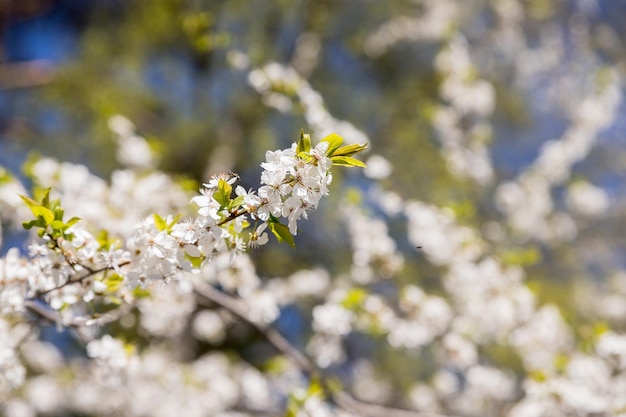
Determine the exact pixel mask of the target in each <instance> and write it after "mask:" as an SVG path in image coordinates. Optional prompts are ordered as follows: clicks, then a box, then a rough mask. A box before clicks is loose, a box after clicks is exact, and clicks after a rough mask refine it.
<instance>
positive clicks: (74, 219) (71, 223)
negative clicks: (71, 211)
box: [65, 217, 80, 227]
mask: <svg viewBox="0 0 626 417" xmlns="http://www.w3.org/2000/svg"><path fill="white" fill-rule="evenodd" d="M79 221H80V217H72V218H71V219H69V220H68V221H67V222H66V223H65V224H67V227H72V226H74V225H75V224H76V223H78V222H79Z"/></svg>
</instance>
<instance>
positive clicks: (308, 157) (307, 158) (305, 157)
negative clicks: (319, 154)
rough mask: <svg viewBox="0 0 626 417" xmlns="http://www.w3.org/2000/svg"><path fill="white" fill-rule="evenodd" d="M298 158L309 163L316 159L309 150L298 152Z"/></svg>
mask: <svg viewBox="0 0 626 417" xmlns="http://www.w3.org/2000/svg"><path fill="white" fill-rule="evenodd" d="M298 158H300V159H302V160H303V161H304V162H306V163H307V164H310V163H312V162H313V161H314V159H313V157H312V156H311V154H309V153H308V152H300V153H298Z"/></svg>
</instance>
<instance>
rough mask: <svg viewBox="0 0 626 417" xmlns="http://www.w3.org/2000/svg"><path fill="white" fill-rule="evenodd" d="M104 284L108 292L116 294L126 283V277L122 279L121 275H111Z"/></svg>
mask: <svg viewBox="0 0 626 417" xmlns="http://www.w3.org/2000/svg"><path fill="white" fill-rule="evenodd" d="M104 283H105V284H106V286H107V292H109V293H114V292H117V291H118V290H119V289H120V288H122V284H123V283H124V277H122V276H121V275H120V274H111V275H109V276H108V277H106V278H105V279H104Z"/></svg>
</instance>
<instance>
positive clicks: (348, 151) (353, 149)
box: [332, 143, 367, 156]
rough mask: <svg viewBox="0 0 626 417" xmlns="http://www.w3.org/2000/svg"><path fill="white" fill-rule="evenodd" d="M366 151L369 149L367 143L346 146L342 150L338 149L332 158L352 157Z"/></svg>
mask: <svg viewBox="0 0 626 417" xmlns="http://www.w3.org/2000/svg"><path fill="white" fill-rule="evenodd" d="M365 149H367V143H364V144H362V145H361V144H358V143H355V144H352V145H346V146H342V147H341V148H339V149H337V150H336V151H335V152H334V153H333V154H332V156H352V155H354V154H355V153H358V152H361V151H364V150H365Z"/></svg>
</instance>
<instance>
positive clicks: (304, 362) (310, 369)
mask: <svg viewBox="0 0 626 417" xmlns="http://www.w3.org/2000/svg"><path fill="white" fill-rule="evenodd" d="M194 293H195V294H196V296H198V297H200V298H201V299H204V300H209V301H211V302H213V303H214V304H217V305H219V306H220V307H222V308H224V309H226V310H228V311H229V312H230V313H232V314H234V315H235V316H237V317H239V318H240V319H242V320H243V321H245V322H246V323H248V324H249V325H250V326H252V327H253V328H254V329H256V330H257V331H258V332H259V333H260V334H261V335H262V336H263V337H264V338H265V339H266V340H267V341H268V342H269V343H270V344H271V345H273V346H274V348H276V350H278V351H279V352H280V353H282V354H283V355H285V356H286V357H288V358H289V359H291V361H292V362H293V363H294V364H295V365H296V366H297V367H298V368H299V369H300V370H301V371H303V372H304V373H305V374H307V375H308V376H311V375H316V376H318V377H319V378H320V380H321V383H322V386H323V388H324V391H325V393H326V396H327V399H328V400H330V401H331V402H332V403H334V404H335V405H337V406H339V407H341V408H343V409H344V410H346V411H350V412H353V413H355V414H358V415H359V416H361V417H383V416H384V417H451V416H445V415H441V414H435V413H422V412H418V411H410V410H402V409H398V408H391V407H385V406H381V405H376V404H370V403H365V402H362V401H359V400H357V399H356V398H354V397H353V396H352V395H350V394H349V393H347V392H345V391H338V390H337V389H335V388H330V384H329V383H328V379H329V376H328V375H326V372H325V371H324V370H323V369H321V368H319V367H318V366H317V365H316V364H315V363H314V362H313V361H312V360H311V359H309V358H308V357H306V356H305V355H304V354H302V353H301V352H300V351H299V350H298V349H296V348H295V347H294V346H293V345H292V344H291V343H290V342H289V341H288V340H287V339H286V338H285V337H284V336H283V335H282V334H281V333H280V332H279V331H278V330H276V329H275V328H273V327H265V326H262V325H261V324H259V323H257V322H256V321H255V320H253V319H252V318H251V317H250V316H249V315H248V311H247V310H246V308H245V305H244V304H242V303H241V302H240V301H239V300H237V299H235V298H233V297H231V296H230V295H228V294H226V293H224V292H222V291H219V290H217V289H216V288H214V287H213V286H211V285H208V284H204V283H198V282H195V283H194Z"/></svg>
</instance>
